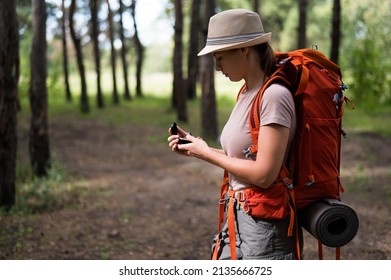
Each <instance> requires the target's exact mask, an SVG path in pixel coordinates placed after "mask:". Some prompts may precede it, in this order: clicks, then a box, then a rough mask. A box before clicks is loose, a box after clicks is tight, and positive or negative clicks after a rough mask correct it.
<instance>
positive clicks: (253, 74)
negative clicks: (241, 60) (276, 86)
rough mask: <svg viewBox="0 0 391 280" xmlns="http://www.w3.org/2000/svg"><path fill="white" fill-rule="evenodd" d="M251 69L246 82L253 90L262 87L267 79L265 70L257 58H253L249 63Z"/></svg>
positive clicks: (248, 87) (249, 88)
mask: <svg viewBox="0 0 391 280" xmlns="http://www.w3.org/2000/svg"><path fill="white" fill-rule="evenodd" d="M249 69H250V70H249V71H248V72H247V73H248V74H247V77H246V78H245V79H244V80H245V82H246V87H247V90H249V91H250V90H253V89H255V88H259V87H261V86H262V85H263V84H264V83H265V81H266V80H267V76H266V74H265V72H263V70H262V69H261V68H260V67H259V62H258V60H256V59H253V60H252V62H251V64H250V65H249Z"/></svg>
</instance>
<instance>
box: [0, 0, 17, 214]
mask: <svg viewBox="0 0 391 280" xmlns="http://www.w3.org/2000/svg"><path fill="white" fill-rule="evenodd" d="M0 22H6V23H7V24H0V104H1V105H0V207H4V208H5V209H9V208H11V207H12V206H13V205H14V204H15V176H16V149H17V142H18V141H17V131H16V126H17V124H16V123H17V90H18V79H19V30H18V21H17V15H16V1H15V0H0Z"/></svg>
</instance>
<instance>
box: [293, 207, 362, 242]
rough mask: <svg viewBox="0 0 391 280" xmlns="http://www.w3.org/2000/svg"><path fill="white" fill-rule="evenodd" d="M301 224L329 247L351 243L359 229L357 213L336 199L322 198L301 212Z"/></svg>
mask: <svg viewBox="0 0 391 280" xmlns="http://www.w3.org/2000/svg"><path fill="white" fill-rule="evenodd" d="M299 219H300V223H301V225H302V226H303V227H304V228H305V229H306V230H307V231H308V232H309V233H311V234H312V235H313V236H314V237H315V238H316V239H318V240H319V241H320V242H322V243H323V244H324V245H325V246H328V247H341V246H343V245H346V244H347V243H349V242H350V241H351V240H352V239H353V238H354V236H355V235H356V233H357V231H358V226H359V220H358V216H357V213H356V212H355V211H354V210H353V208H351V207H350V206H348V205H346V204H344V203H342V202H340V201H339V200H335V199H325V200H320V201H318V202H315V203H313V204H311V205H310V206H308V207H306V208H305V209H304V210H302V211H301V212H299Z"/></svg>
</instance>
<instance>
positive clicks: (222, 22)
mask: <svg viewBox="0 0 391 280" xmlns="http://www.w3.org/2000/svg"><path fill="white" fill-rule="evenodd" d="M271 37H272V33H271V32H269V33H265V31H264V30H263V25H262V22H261V18H260V17H259V15H258V14H257V13H255V12H252V11H249V10H245V9H231V10H227V11H223V12H220V13H218V14H216V15H214V16H212V17H211V18H210V20H209V26H208V37H207V39H206V45H205V47H204V48H203V49H202V50H201V51H200V52H199V54H198V56H200V55H204V54H208V53H212V52H216V51H223V50H229V49H237V48H245V47H251V46H255V45H259V44H262V43H266V42H269V41H270V39H271Z"/></svg>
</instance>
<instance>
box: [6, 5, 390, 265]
mask: <svg viewBox="0 0 391 280" xmlns="http://www.w3.org/2000/svg"><path fill="white" fill-rule="evenodd" d="M229 8H246V9H251V10H255V11H257V12H259V13H260V14H261V17H262V21H263V24H264V28H265V30H266V31H271V32H272V33H273V35H272V46H273V47H274V48H275V49H276V50H279V51H289V50H293V49H297V48H317V49H318V50H319V51H321V52H323V53H324V54H326V56H328V57H330V58H331V59H332V60H333V61H335V62H336V63H338V64H339V65H340V66H341V68H342V73H343V78H344V82H345V83H346V84H347V85H348V87H349V89H348V91H347V92H346V94H347V96H348V97H349V99H350V100H352V101H353V103H354V104H355V106H356V109H355V110H353V111H348V110H347V112H346V116H345V118H344V123H345V124H344V125H345V126H346V127H347V128H348V129H350V130H352V131H356V132H357V131H363V132H371V133H376V134H379V135H383V136H385V137H389V136H391V128H390V125H389V124H390V120H391V59H390V57H391V1H390V0H297V1H296V0H280V1H268V0H246V1H245V0H211V1H208V0H193V1H190V0H175V1H174V0H137V1H136V0H89V1H77V0H47V1H43V0H32V1H28V0H18V1H13V0H0V207H1V208H2V211H1V215H4V216H7V215H18V213H19V214H20V213H30V214H31V213H36V212H37V211H38V212H39V211H46V210H50V209H52V208H53V207H54V206H53V205H55V204H56V203H57V202H56V201H58V200H60V201H63V200H64V196H65V194H64V190H66V189H67V188H68V187H69V188H73V187H75V186H73V185H72V184H73V183H70V181H71V179H70V178H69V177H67V176H65V169H66V168H65V167H64V163H62V162H61V160H60V159H59V158H60V157H59V156H58V155H57V153H59V151H52V149H51V140H52V138H53V137H54V138H56V137H55V136H56V135H53V134H52V133H55V132H54V131H56V130H55V129H53V130H52V129H49V127H51V125H50V123H51V122H52V121H53V122H55V123H59V126H60V130H61V124H63V125H64V127H63V129H66V123H67V121H69V120H70V119H73V118H74V119H75V120H76V121H77V122H78V121H80V122H83V120H104V121H105V122H107V123H109V124H110V126H116V125H124V124H133V125H136V126H143V127H145V128H146V129H145V131H147V130H148V127H150V128H151V127H160V128H163V129H162V131H163V133H167V129H168V126H169V125H170V122H172V121H174V120H176V121H178V122H179V123H180V125H181V126H182V127H184V128H186V129H191V130H192V132H193V133H194V132H195V133H196V134H199V135H202V136H203V137H204V138H206V139H209V140H210V141H211V142H212V143H215V144H217V139H218V133H219V131H220V130H221V128H222V124H223V123H224V122H225V119H226V117H227V116H228V114H229V112H230V109H231V108H232V107H233V105H234V102H235V97H236V93H237V90H238V89H239V88H240V86H241V84H238V85H235V84H232V83H231V82H229V81H228V80H227V79H225V78H224V77H222V75H218V74H217V75H215V73H214V72H215V70H214V67H213V66H214V61H213V58H212V57H211V56H205V57H202V58H198V57H197V53H198V52H199V50H200V49H201V48H202V46H203V45H204V44H205V39H206V38H205V37H206V32H207V24H208V20H209V17H210V16H212V15H213V14H215V13H217V12H219V11H222V10H226V9H229ZM57 133H58V132H57ZM130 133H132V132H130ZM134 137H136V136H134ZM148 137H149V140H148V141H150V142H151V143H156V142H164V139H165V137H166V134H162V135H149V136H148ZM20 139H23V141H22V142H21V140H20ZM164 144H165V143H164ZM103 149H104V148H103ZM68 165H69V163H68ZM71 165H72V164H71ZM388 172H390V171H388ZM64 186H67V187H64ZM59 188H60V189H61V190H59ZM389 195H390V196H391V194H389ZM61 203H62V202H61ZM61 203H60V204H61ZM0 222H1V219H0ZM113 234H114V235H115V233H113ZM3 257H4V256H3ZM0 258H1V255H0Z"/></svg>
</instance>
